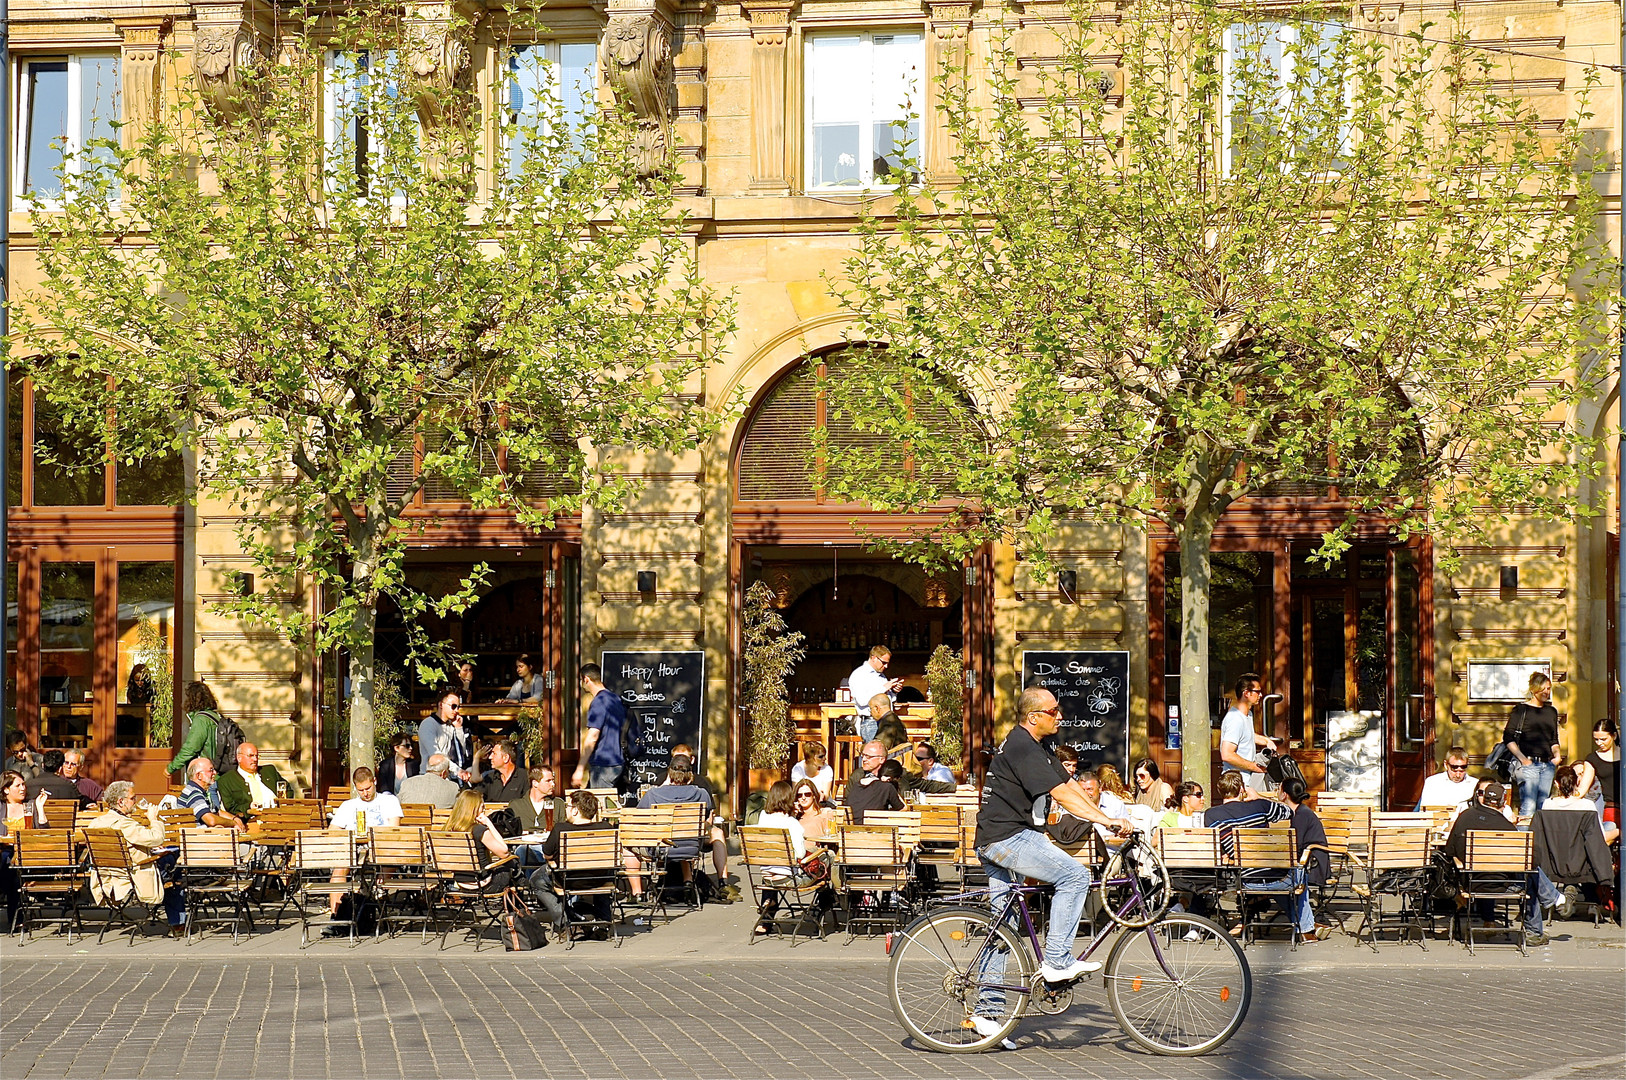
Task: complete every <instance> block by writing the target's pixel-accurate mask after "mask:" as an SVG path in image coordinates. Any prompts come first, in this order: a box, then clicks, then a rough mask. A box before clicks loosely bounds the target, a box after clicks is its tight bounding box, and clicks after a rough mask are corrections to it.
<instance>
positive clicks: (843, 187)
mask: <svg viewBox="0 0 1626 1080" xmlns="http://www.w3.org/2000/svg"><path fill="white" fill-rule="evenodd" d="M899 35H905V36H912V37H914V38H916V39H917V41H918V47H919V54H918V60H917V64H916V67H915V79H914V82H915V86H914V92H913V95H912V97H911V99H910V101H909V109H910V114H911V115H912V118H913V122H914V124H915V127H916V137H915V142H914V145H913V147H912V152H913V154H914V156H915V159H916V168H917V170H918V169H922V168H924V162H925V160H926V153H925V140H926V124H925V123H924V117H925V114H926V33H925V29H924V28H923V27H920V26H915V25H907V26H899V27H876V28H874V29H869V30H859V29H836V28H831V29H828V30H819V31H818V32H816V33H808V34H806V35H804V36H803V38H802V71H803V72H804V76H803V85H804V90H803V100H802V115H803V118H804V119H803V122H802V182H803V185H804V190H806V191H817V192H848V193H851V192H863V191H891V190H894V189H895V188H896V186H897V185H895V184H890V183H887V182H885V181H884V180H878V179H877V178H876V176H875V125H876V122H877V121H876V118H875V112H874V99H873V96H872V97H871V101H870V106H869V111H867V112H866V113H865V115H864V116H862V117H860V118H858V162H857V165H858V182H857V183H856V184H821V183H818V182H817V180H816V178H815V176H814V173H813V169H814V155H813V145H814V144H813V95H814V93H815V89H816V88H815V86H814V72H815V65H814V60H813V51H814V49H815V48H816V47H817V45H818V42H819V41H821V40H827V39H831V38H852V37H856V38H858V39H859V40H860V42H861V43H862V47H863V50H864V63H865V66H866V68H867V71H868V75H869V78H870V80H871V83H872V84H873V80H874V72H875V38H876V37H877V36H881V37H897V36H899Z"/></svg>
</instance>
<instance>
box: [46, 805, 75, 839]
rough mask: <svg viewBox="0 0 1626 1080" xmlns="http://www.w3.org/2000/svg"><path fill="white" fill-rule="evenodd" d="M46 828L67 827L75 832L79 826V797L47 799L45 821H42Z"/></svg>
mask: <svg viewBox="0 0 1626 1080" xmlns="http://www.w3.org/2000/svg"><path fill="white" fill-rule="evenodd" d="M40 827H41V828H45V829H67V830H68V831H69V832H73V831H74V830H75V829H77V828H78V827H79V800H78V799H52V798H47V799H46V800H45V821H44V822H43V823H41V826H40Z"/></svg>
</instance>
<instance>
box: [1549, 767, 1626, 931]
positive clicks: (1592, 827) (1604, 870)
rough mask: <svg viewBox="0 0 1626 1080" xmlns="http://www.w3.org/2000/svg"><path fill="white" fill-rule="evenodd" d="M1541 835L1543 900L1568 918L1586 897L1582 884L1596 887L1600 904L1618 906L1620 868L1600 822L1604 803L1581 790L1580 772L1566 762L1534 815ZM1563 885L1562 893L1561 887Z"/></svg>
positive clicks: (1610, 906) (1609, 908)
mask: <svg viewBox="0 0 1626 1080" xmlns="http://www.w3.org/2000/svg"><path fill="white" fill-rule="evenodd" d="M1530 829H1531V831H1532V832H1533V833H1535V837H1534V847H1535V851H1534V858H1535V863H1536V874H1535V876H1536V879H1537V882H1536V884H1537V887H1538V889H1539V892H1540V895H1541V896H1542V898H1543V903H1545V904H1548V905H1549V906H1552V905H1555V904H1556V905H1557V906H1558V907H1559V908H1560V915H1561V916H1562V917H1568V916H1569V914H1570V911H1571V910H1572V909H1573V908H1574V906H1575V902H1576V901H1577V900H1578V899H1579V898H1580V893H1579V891H1578V889H1577V888H1576V887H1577V886H1581V887H1585V886H1592V887H1593V888H1594V889H1595V890H1596V891H1597V896H1598V903H1599V904H1601V905H1603V906H1604V908H1605V909H1606V910H1612V909H1613V901H1614V877H1615V872H1614V867H1613V863H1612V861H1611V859H1610V855H1609V844H1608V842H1607V841H1606V840H1604V837H1603V830H1602V828H1601V827H1600V824H1599V822H1598V807H1597V804H1596V803H1594V802H1593V801H1592V800H1591V799H1588V798H1586V797H1585V796H1584V795H1583V794H1582V792H1581V788H1580V779H1579V777H1578V776H1577V775H1576V770H1575V769H1574V768H1572V767H1570V766H1568V765H1560V766H1559V767H1558V770H1557V771H1556V772H1554V773H1553V793H1552V794H1551V795H1550V796H1548V798H1547V801H1546V802H1544V803H1542V805H1541V809H1540V810H1537V811H1536V816H1535V817H1534V818H1532V819H1531V822H1530ZM1558 885H1563V886H1564V890H1563V892H1562V893H1559V891H1558V889H1557V886H1558Z"/></svg>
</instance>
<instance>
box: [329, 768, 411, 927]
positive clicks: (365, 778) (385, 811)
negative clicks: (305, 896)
mask: <svg viewBox="0 0 1626 1080" xmlns="http://www.w3.org/2000/svg"><path fill="white" fill-rule="evenodd" d="M350 790H351V791H352V792H354V794H353V795H352V796H351V797H350V798H348V799H346V800H345V801H344V802H342V803H340V804H339V808H338V809H337V810H335V811H333V828H335V829H349V830H350V831H351V832H360V831H361V827H362V824H363V823H365V824H366V827H367V828H369V829H380V828H384V829H389V828H394V827H395V826H397V825H399V824H401V801H400V800H399V799H397V798H396V797H395V796H394V795H391V794H390V793H389V792H387V791H379V790H378V779H377V777H376V776H374V775H373V770H371V769H369V768H367V766H365V765H363V766H362V767H361V768H359V769H357V770H356V771H355V772H353V773H351V774H350ZM349 876H350V871H348V870H334V871H333V880H334V881H344V880H345V879H346V878H348V877H349ZM340 899H341V898H340V896H339V895H338V894H337V893H335V894H334V895H333V896H332V897H331V898H330V900H329V911H331V912H334V913H337V912H338V910H339V901H340Z"/></svg>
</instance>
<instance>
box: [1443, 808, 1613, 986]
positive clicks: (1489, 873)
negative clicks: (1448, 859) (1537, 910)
mask: <svg viewBox="0 0 1626 1080" xmlns="http://www.w3.org/2000/svg"><path fill="white" fill-rule="evenodd" d="M1590 812H1591V811H1588V813H1590ZM1465 838H1466V840H1467V850H1466V851H1465V852H1464V855H1463V860H1462V867H1461V870H1460V872H1459V874H1458V880H1459V881H1461V883H1462V891H1463V893H1464V894H1465V895H1466V896H1467V898H1468V907H1467V908H1466V909H1465V910H1464V912H1463V913H1462V914H1461V915H1460V916H1458V919H1457V920H1456V921H1459V922H1461V923H1462V925H1463V928H1464V929H1463V934H1462V943H1463V944H1464V945H1466V946H1467V948H1468V953H1469V955H1472V954H1473V951H1474V920H1473V912H1474V907H1475V906H1476V905H1478V904H1481V903H1486V904H1490V905H1491V906H1492V908H1493V909H1494V908H1500V909H1502V911H1503V912H1504V916H1505V918H1506V919H1507V926H1506V928H1502V927H1494V928H1489V931H1488V932H1490V933H1493V934H1512V935H1513V941H1514V944H1516V945H1518V947H1519V955H1521V956H1523V955H1525V947H1524V926H1523V924H1522V923H1520V921H1519V914H1520V912H1519V908H1520V906H1521V905H1522V904H1524V903H1527V902H1528V903H1532V904H1534V903H1540V900H1539V898H1536V897H1529V896H1528V895H1527V894H1528V893H1529V891H1530V888H1529V883H1530V874H1531V872H1532V871H1533V870H1534V869H1535V865H1534V862H1533V846H1532V844H1533V841H1534V839H1535V837H1534V835H1533V834H1531V833H1527V832H1517V831H1513V830H1508V831H1506V832H1502V831H1496V832H1492V831H1488V830H1482V829H1472V830H1470V831H1469V832H1468V833H1466V834H1465ZM1486 932H1487V929H1486V928H1484V927H1482V928H1481V929H1480V933H1482V934H1483V933H1486Z"/></svg>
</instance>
